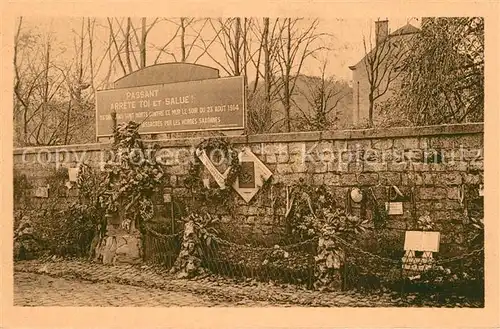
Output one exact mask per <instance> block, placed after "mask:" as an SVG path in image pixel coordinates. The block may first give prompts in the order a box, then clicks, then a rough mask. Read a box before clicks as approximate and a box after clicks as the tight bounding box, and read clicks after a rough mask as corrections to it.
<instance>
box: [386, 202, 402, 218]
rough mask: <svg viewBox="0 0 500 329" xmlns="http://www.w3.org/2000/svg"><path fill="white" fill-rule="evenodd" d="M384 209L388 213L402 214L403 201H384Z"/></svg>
mask: <svg viewBox="0 0 500 329" xmlns="http://www.w3.org/2000/svg"><path fill="white" fill-rule="evenodd" d="M385 210H387V213H388V214H389V215H402V214H403V202H386V203H385Z"/></svg>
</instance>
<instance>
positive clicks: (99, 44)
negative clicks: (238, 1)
mask: <svg viewBox="0 0 500 329" xmlns="http://www.w3.org/2000/svg"><path fill="white" fill-rule="evenodd" d="M377 19H381V20H383V19H388V21H389V30H390V32H391V31H395V30H396V29H398V28H399V27H401V26H403V25H405V24H407V23H408V22H409V23H410V24H412V25H414V26H416V27H419V26H420V19H419V18H416V17H413V18H405V17H366V18H357V19H354V18H347V19H335V18H332V19H321V21H320V24H319V27H318V32H320V33H328V34H330V35H331V38H328V39H327V41H326V44H327V45H328V46H329V48H330V49H331V50H330V51H328V52H327V53H322V54H321V58H323V59H327V60H328V66H327V75H334V76H336V77H337V78H338V79H343V80H346V81H348V82H349V81H350V80H351V71H350V70H349V66H350V65H353V64H356V63H357V62H358V61H359V60H360V59H361V58H362V57H363V56H364V54H365V50H364V46H363V36H367V37H368V36H370V35H372V36H373V31H374V22H375V21H376V20H377ZM152 20H153V18H148V21H152ZM136 21H137V20H136ZM97 24H98V25H100V26H98V27H97V28H96V30H95V31H96V32H95V38H96V41H95V45H94V47H95V48H94V49H95V50H94V52H95V54H99V52H101V53H102V51H103V49H104V48H103V47H105V44H106V43H107V42H108V34H107V27H106V24H107V22H106V20H104V19H102V18H101V19H98V21H97ZM80 25H81V18H65V17H54V18H50V17H44V18H40V17H36V18H35V17H24V18H23V29H24V30H25V31H27V30H32V31H36V32H38V33H41V34H43V33H47V32H50V33H51V34H52V36H53V37H54V38H55V40H57V44H58V46H59V47H60V48H61V49H65V51H61V56H60V58H59V59H60V60H66V59H71V58H72V57H73V56H74V40H75V33H78V32H77V31H79V30H80ZM138 26H139V25H138ZM197 27H198V28H199V26H197ZM176 28H177V27H176V26H175V25H174V24H172V23H169V22H166V21H165V22H162V23H161V24H158V25H156V26H155V27H154V28H153V29H152V30H151V32H150V35H149V37H148V42H150V43H151V44H155V45H161V44H162V43H164V42H165V40H168V39H170V37H171V36H172V35H173V34H174V33H175V30H176ZM204 31H207V32H206V33H204V36H205V38H207V39H210V33H214V32H213V29H212V28H211V27H210V26H207V27H206V29H205V30H204ZM188 32H189V31H188ZM190 33H191V34H192V33H193V32H192V31H191V32H190ZM171 51H172V52H174V53H176V52H178V51H177V49H176V48H175V47H174V48H172V49H171ZM197 51H198V52H199V51H201V50H198V49H193V52H192V54H191V58H188V62H189V61H192V60H194V58H196V57H197ZM96 56H97V55H96ZM212 56H213V57H214V58H216V59H220V58H224V56H223V53H222V49H218V48H217V47H216V46H212ZM153 57H156V55H155V54H153V52H152V51H151V53H150V57H148V62H149V63H148V64H152V62H153V61H154V59H155V58H153ZM162 61H164V62H172V61H174V59H173V58H172V57H170V56H165V57H162ZM197 63H198V64H203V65H207V66H213V67H216V68H219V69H220V67H219V66H218V65H217V64H216V63H215V62H214V61H213V60H212V59H210V58H209V57H208V56H204V57H202V58H201V59H200V60H199V61H198V62H197ZM320 65H321V62H320V61H317V60H313V59H310V60H308V61H307V62H306V63H305V64H304V66H303V69H302V72H301V73H303V74H307V75H319V74H320ZM220 72H221V75H222V76H223V75H224V71H223V70H220ZM249 75H252V74H249ZM113 78H116V79H118V78H120V72H117V73H116V76H114V77H113ZM249 80H252V78H251V77H249Z"/></svg>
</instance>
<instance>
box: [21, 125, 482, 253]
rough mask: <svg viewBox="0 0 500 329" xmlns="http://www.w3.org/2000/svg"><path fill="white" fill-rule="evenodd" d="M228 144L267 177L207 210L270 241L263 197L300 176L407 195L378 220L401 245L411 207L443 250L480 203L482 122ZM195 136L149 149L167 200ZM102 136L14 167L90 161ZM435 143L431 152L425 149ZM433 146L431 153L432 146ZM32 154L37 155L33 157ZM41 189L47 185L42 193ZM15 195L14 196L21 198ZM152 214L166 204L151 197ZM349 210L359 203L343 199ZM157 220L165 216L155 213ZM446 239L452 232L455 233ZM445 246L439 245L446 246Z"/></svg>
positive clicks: (33, 174)
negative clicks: (247, 198)
mask: <svg viewBox="0 0 500 329" xmlns="http://www.w3.org/2000/svg"><path fill="white" fill-rule="evenodd" d="M226 138H228V139H229V140H230V141H231V142H232V143H233V145H234V146H235V147H237V148H241V147H243V146H248V147H250V148H251V150H252V151H253V152H254V154H256V155H257V157H259V158H260V159H261V160H262V161H263V162H264V163H265V164H266V165H267V167H268V168H269V169H270V170H271V171H272V172H273V180H272V184H270V186H268V187H266V188H265V189H264V190H263V191H261V193H259V194H257V195H256V196H255V197H254V199H253V200H252V201H251V202H250V203H249V204H246V203H245V202H244V201H243V200H242V199H241V198H240V197H239V196H238V195H236V193H234V202H233V204H234V205H235V207H234V209H233V210H229V209H214V212H215V213H217V214H219V215H220V218H221V221H222V222H223V223H224V229H225V230H226V231H227V232H228V233H229V234H234V235H238V236H239V237H241V238H245V239H246V238H251V239H260V240H261V241H262V242H263V243H264V242H265V243H273V241H274V240H276V241H277V240H278V239H279V236H280V233H281V232H283V230H284V223H283V214H284V207H283V206H280V205H276V204H275V205H276V206H275V207H272V202H271V201H272V198H274V199H276V197H278V198H281V199H283V198H284V195H285V190H284V189H285V187H286V186H291V185H294V184H296V183H297V182H298V181H299V180H300V179H301V178H303V179H304V180H305V181H306V182H307V183H310V184H314V185H326V186H327V188H328V189H329V190H330V191H331V192H332V193H333V195H334V196H335V197H334V200H332V202H335V203H336V204H337V205H338V206H339V207H344V204H345V201H346V195H347V192H348V191H349V189H350V188H353V187H359V188H361V189H362V190H364V191H370V189H371V190H372V191H373V193H374V195H375V196H376V198H377V200H378V201H379V202H380V203H383V202H385V201H388V191H389V187H391V186H397V187H398V188H399V190H400V191H401V192H402V193H403V194H404V195H405V196H406V197H408V199H407V200H405V201H404V202H403V207H404V213H403V215H394V216H390V219H389V222H388V223H387V224H388V225H387V226H388V227H389V230H390V231H391V232H393V233H392V234H393V236H394V239H395V240H396V241H397V244H398V245H400V247H401V248H402V238H403V236H404V231H405V230H407V229H412V228H414V224H415V220H416V218H418V217H419V216H421V215H423V214H426V213H429V214H430V216H431V218H432V219H433V221H435V222H436V226H435V228H436V229H437V230H440V231H441V233H442V246H443V252H445V251H446V252H449V253H453V248H452V247H451V240H452V239H454V235H455V234H454V232H455V231H456V229H457V228H458V227H460V226H461V225H462V224H463V221H464V213H465V211H466V209H467V210H468V211H469V212H470V211H476V210H475V209H471V207H474V205H475V206H477V207H478V209H479V210H478V211H481V209H482V198H480V197H479V195H478V193H479V192H478V191H479V186H480V184H483V172H484V169H483V161H484V157H483V124H464V125H446V126H430V127H419V128H392V129H385V130H376V129H369V130H350V131H326V132H303V133H285V134H266V135H253V136H230V137H226ZM200 141H202V138H191V139H170V140H155V141H151V142H147V143H146V145H151V144H152V143H155V144H157V145H159V146H160V151H159V153H158V155H159V156H160V157H161V158H160V159H161V160H162V161H163V162H162V163H164V164H165V171H166V172H167V174H168V175H169V177H168V180H167V182H166V187H165V192H166V193H171V194H172V197H173V198H174V200H182V199H183V198H186V197H189V190H188V189H187V188H186V187H185V186H184V179H185V177H186V174H187V170H188V168H189V160H190V159H191V157H192V151H193V148H194V147H195V146H196V145H197V144H198V143H199V142H200ZM107 150H109V145H108V144H90V145H74V146H66V147H46V148H43V147H42V148H24V149H15V150H14V169H15V171H16V175H19V174H25V175H26V177H27V180H28V181H29V183H30V184H31V185H32V188H35V187H36V186H45V185H46V184H47V180H48V177H49V176H50V175H52V174H53V173H54V170H55V169H56V167H73V166H76V165H77V164H78V162H80V161H85V162H87V163H90V164H92V165H94V166H99V163H100V162H102V161H104V160H105V159H106V157H107V155H106V154H107ZM434 151H435V152H434ZM436 154H438V155H436ZM39 162H41V163H39ZM49 194H50V193H49ZM76 195H77V191H76V192H75V191H72V192H71V193H70V194H69V195H66V196H65V195H64V194H62V195H61V193H58V196H53V195H52V196H50V197H58V198H59V199H60V200H61V201H60V203H61V204H64V203H65V202H69V201H73V200H74V198H75V197H76ZM23 200H24V201H23ZM23 200H19V201H17V202H16V207H20V206H22V205H23V204H24V203H25V202H27V201H30V202H31V203H32V204H37V205H38V206H43V204H44V199H40V198H36V197H34V196H33V195H30V196H28V197H26V198H25V199H23ZM158 207H159V208H158V209H159V210H160V211H159V213H160V214H165V213H167V214H168V213H169V209H170V208H169V207H168V205H162V204H159V205H158ZM353 208H354V209H353V211H355V212H356V211H358V212H359V211H360V209H359V207H358V208H356V205H354V206H353ZM158 220H159V221H162V220H165V221H168V218H167V216H163V215H159V218H158ZM455 242H456V241H455ZM448 244H449V245H450V247H448V249H447V247H446V246H447V245H448Z"/></svg>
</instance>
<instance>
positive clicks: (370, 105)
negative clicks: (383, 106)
mask: <svg viewBox="0 0 500 329" xmlns="http://www.w3.org/2000/svg"><path fill="white" fill-rule="evenodd" d="M368 100H369V102H370V104H369V107H368V125H369V126H370V128H372V127H373V102H374V100H373V92H370V94H369V95H368Z"/></svg>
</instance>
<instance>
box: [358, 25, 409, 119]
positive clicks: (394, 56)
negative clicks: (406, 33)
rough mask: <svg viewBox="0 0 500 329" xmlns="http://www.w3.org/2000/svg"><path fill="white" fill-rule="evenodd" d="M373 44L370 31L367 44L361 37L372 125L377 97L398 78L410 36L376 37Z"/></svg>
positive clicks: (369, 116)
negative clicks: (375, 41)
mask: <svg viewBox="0 0 500 329" xmlns="http://www.w3.org/2000/svg"><path fill="white" fill-rule="evenodd" d="M377 39H378V41H377V43H376V44H375V46H374V45H373V43H372V41H371V40H372V38H371V33H370V37H369V41H368V45H367V41H366V38H365V37H363V47H364V50H365V58H364V60H363V63H364V67H365V70H366V75H367V80H368V85H369V88H368V124H369V126H370V127H373V112H374V108H375V104H376V102H377V100H378V99H380V98H381V97H382V96H384V95H385V94H386V93H387V92H388V91H389V90H390V89H389V88H390V87H391V86H392V85H393V84H394V83H395V82H396V81H397V80H398V79H399V78H400V76H401V73H402V70H401V67H400V66H401V64H402V63H403V61H404V59H405V58H406V56H407V54H408V53H409V52H410V49H411V47H412V44H413V42H412V39H413V38H412V37H411V36H410V37H393V36H391V35H389V36H387V37H385V38H377ZM370 49H371V50H370Z"/></svg>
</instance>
